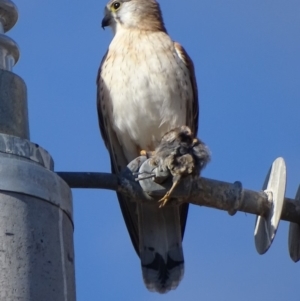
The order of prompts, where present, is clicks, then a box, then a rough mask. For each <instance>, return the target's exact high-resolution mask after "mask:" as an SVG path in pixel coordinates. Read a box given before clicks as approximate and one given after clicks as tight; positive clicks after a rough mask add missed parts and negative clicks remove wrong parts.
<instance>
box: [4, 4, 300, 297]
mask: <svg viewBox="0 0 300 301" xmlns="http://www.w3.org/2000/svg"><path fill="white" fill-rule="evenodd" d="M160 3H161V8H162V11H163V15H164V20H165V23H166V27H167V29H168V32H169V34H170V35H171V36H172V38H173V39H174V40H176V41H178V42H180V43H181V44H182V45H183V46H184V47H185V48H186V50H187V51H188V53H189V54H190V56H191V57H192V59H193V60H194V64H195V68H196V76H197V81H198V86H199V93H200V121H199V137H200V138H201V139H203V140H204V141H205V142H206V144H207V145H208V146H209V147H210V149H211V152H212V162H211V163H210V164H209V165H208V166H207V168H206V170H205V172H204V173H203V175H204V176H205V177H209V178H214V179H217V180H222V181H227V182H234V181H236V180H239V181H241V182H242V183H243V186H244V187H245V188H248V189H253V190H260V189H261V188H262V185H263V182H264V179H265V176H266V174H267V171H268V169H269V167H270V165H271V163H272V161H273V160H274V159H275V158H276V157H278V156H282V157H284V158H285V160H286V164H287V191H286V195H287V196H288V197H291V198H293V197H294V196H295V194H296V190H297V187H298V185H299V184H300V155H299V153H300V55H299V53H300V38H299V32H300V18H299V14H300V2H299V0H286V1H279V0H264V1H258V0H253V1H245V0H230V1H221V0H218V1H215V0H213V1H212V0H203V1H199V0H190V1H169V0H161V1H160ZM15 4H16V5H17V6H18V8H19V15H20V16H19V21H18V23H17V25H16V26H15V27H14V29H12V30H11V31H10V32H9V33H8V35H9V36H11V37H12V38H14V39H15V40H16V41H17V43H18V44H19V45H20V49H21V59H20V61H19V63H18V64H17V65H16V67H15V68H14V72H15V73H17V74H18V75H20V76H21V77H22V78H23V79H24V80H25V82H26V84H27V88H28V103H29V116H30V130H31V141H33V142H36V143H38V144H40V145H41V146H43V147H44V148H45V149H47V150H48V151H49V152H50V154H51V155H52V156H53V158H54V161H55V166H56V167H55V169H56V170H57V171H99V172H100V171H105V172H108V171H109V161H108V155H107V151H106V149H105V147H104V145H103V143H102V141H101V137H100V133H99V129H98V121H97V114H96V104H95V102H96V100H95V99H96V85H95V78H96V73H97V69H98V66H99V64H100V61H101V58H102V56H103V55H104V53H105V51H106V49H107V47H108V45H109V42H110V40H111V38H112V34H111V32H110V30H105V31H103V30H102V29H101V26H100V24H101V20H102V16H103V8H104V6H105V4H106V2H105V1H102V0H98V1H96V0H90V1H85V2H83V1H77V0H73V1H71V0H61V1H56V0H55V1H45V0H27V1H21V0H15ZM73 197H74V213H75V231H74V237H75V255H76V283H77V301H86V300H89V301H96V300H107V301H109V300H120V299H126V300H133V301H135V300H143V301H148V300H149V301H150V300H151V301H154V300H173V301H175V300H186V301H188V300H206V301H210V300H229V299H230V300H231V301H235V300H239V301H240V300H257V301H259V300H273V301H281V300H289V301H293V300H299V294H300V291H299V285H300V263H298V264H295V263H293V262H292V261H291V260H290V258H289V255H288V248H287V234H288V223H287V222H281V224H280V226H279V230H278V233H277V236H276V238H275V241H274V243H273V245H272V247H271V249H270V250H269V251H268V252H267V253H266V254H265V255H263V256H261V255H258V254H257V253H256V250H255V246H254V238H253V230H254V222H255V217H254V216H253V215H250V214H244V213H237V214H236V215H235V216H234V217H231V216H229V215H228V214H227V213H226V212H222V211H218V210H213V209H208V208H202V207H201V208H200V207H194V206H191V208H190V212H189V217H188V222H187V228H186V234H185V239H184V243H183V247H184V253H185V260H186V266H185V276H184V279H183V280H182V282H181V284H180V286H179V287H178V289H177V290H175V291H172V292H170V293H169V294H167V295H163V296H161V295H159V294H154V293H150V292H148V291H147V290H146V288H145V287H144V284H143V281H142V275H141V269H140V263H139V259H138V257H137V256H136V254H135V252H134V250H133V248H132V246H131V242H130V239H129V236H128V234H127V232H126V229H125V225H124V222H123V219H122V217H121V212H120V209H119V206H118V203H117V199H116V196H115V194H114V193H113V192H108V191H102V190H73Z"/></svg>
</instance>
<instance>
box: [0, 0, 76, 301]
mask: <svg viewBox="0 0 300 301" xmlns="http://www.w3.org/2000/svg"><path fill="white" fill-rule="evenodd" d="M17 18H18V12H17V9H16V6H15V5H14V4H13V3H12V2H11V1H9V0H0V300H5V301H15V300H19V301H42V300H43V301H54V300H55V301H75V299H76V296H75V274H74V247H73V230H74V227H73V215H72V194H71V190H70V188H69V187H68V185H67V184H66V183H65V182H64V181H63V180H62V179H61V178H60V177H58V176H57V174H55V173H54V172H53V165H54V164H53V160H52V158H51V156H50V155H49V154H48V153H47V151H45V150H44V149H43V148H41V147H39V146H38V145H37V144H34V143H31V142H30V141H29V140H28V139H29V125H28V124H29V123H28V112H27V96H26V85H25V83H24V81H23V80H22V79H21V78H20V77H19V76H17V75H16V74H14V73H12V67H13V66H14V64H15V63H16V62H17V60H18V58H19V50H18V46H17V44H16V43H15V42H14V41H13V40H11V39H10V38H8V37H7V36H5V35H4V33H5V32H7V31H8V30H9V29H11V28H12V27H13V26H14V24H15V23H16V21H17Z"/></svg>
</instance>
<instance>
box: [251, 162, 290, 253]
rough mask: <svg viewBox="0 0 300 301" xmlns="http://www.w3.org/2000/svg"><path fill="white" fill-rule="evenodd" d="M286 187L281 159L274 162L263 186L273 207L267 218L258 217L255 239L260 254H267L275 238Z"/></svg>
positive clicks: (284, 167) (283, 164) (284, 168)
mask: <svg viewBox="0 0 300 301" xmlns="http://www.w3.org/2000/svg"><path fill="white" fill-rule="evenodd" d="M285 186H286V166H285V162H284V159H283V158H281V157H280V158H277V159H276V160H275V161H274V162H273V164H272V166H271V169H270V171H269V173H268V175H267V178H266V181H265V183H264V186H263V190H264V191H265V192H266V193H267V195H268V197H269V199H270V201H271V202H272V207H271V209H270V212H269V214H268V216H267V217H263V216H258V217H257V219H256V224H255V230H254V238H255V246H256V250H257V252H258V253H259V254H264V253H265V252H267V250H268V249H269V247H270V246H271V244H272V242H273V239H274V237H275V234H276V231H277V228H278V225H279V221H280V217H281V212H282V207H283V202H284V195H285Z"/></svg>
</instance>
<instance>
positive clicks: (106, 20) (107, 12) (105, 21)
mask: <svg viewBox="0 0 300 301" xmlns="http://www.w3.org/2000/svg"><path fill="white" fill-rule="evenodd" d="M111 21H112V15H111V12H110V10H108V9H107V7H105V11H104V18H103V19H102V22H101V26H102V28H103V29H104V28H105V27H107V26H109V25H110V24H111Z"/></svg>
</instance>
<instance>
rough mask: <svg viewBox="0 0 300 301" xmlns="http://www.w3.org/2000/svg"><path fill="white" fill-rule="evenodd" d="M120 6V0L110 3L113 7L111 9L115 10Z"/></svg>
mask: <svg viewBox="0 0 300 301" xmlns="http://www.w3.org/2000/svg"><path fill="white" fill-rule="evenodd" d="M120 6H121V3H120V2H115V3H114V4H113V5H112V7H113V9H114V10H115V11H116V10H118V9H119V7H120Z"/></svg>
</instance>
